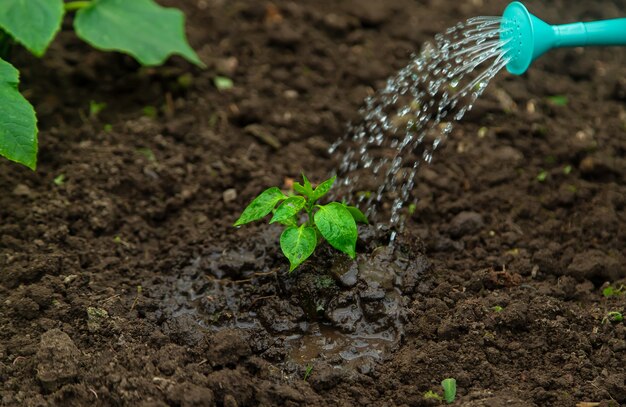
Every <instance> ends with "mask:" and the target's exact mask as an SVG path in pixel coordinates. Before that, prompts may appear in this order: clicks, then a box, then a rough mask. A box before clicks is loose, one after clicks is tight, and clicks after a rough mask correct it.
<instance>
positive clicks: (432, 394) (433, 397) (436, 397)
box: [422, 390, 443, 401]
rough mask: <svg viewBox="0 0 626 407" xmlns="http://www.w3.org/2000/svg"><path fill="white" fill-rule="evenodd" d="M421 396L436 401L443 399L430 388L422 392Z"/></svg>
mask: <svg viewBox="0 0 626 407" xmlns="http://www.w3.org/2000/svg"><path fill="white" fill-rule="evenodd" d="M422 398H423V399H424V400H437V401H443V397H441V395H440V394H438V393H435V392H434V391H432V390H428V391H427V392H426V393H424V395H423V396H422Z"/></svg>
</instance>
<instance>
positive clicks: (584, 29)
mask: <svg viewBox="0 0 626 407" xmlns="http://www.w3.org/2000/svg"><path fill="white" fill-rule="evenodd" d="M500 40H501V41H502V42H505V43H506V44H505V45H504V49H505V50H506V51H507V52H506V55H507V56H508V57H509V58H511V60H510V61H509V62H508V63H507V65H506V68H507V70H508V71H509V72H510V73H512V74H514V75H521V74H523V73H524V72H526V70H527V69H528V67H529V66H530V64H531V63H532V62H533V61H534V60H535V59H537V58H539V57H540V56H541V55H543V54H544V53H546V52H548V51H549V50H551V49H553V48H562V47H585V46H589V45H626V18H617V19H614V20H604V21H594V22H590V23H572V24H563V25H550V24H547V23H545V22H544V21H542V20H540V19H539V18H537V17H535V16H534V15H532V14H530V13H529V12H528V10H527V9H526V7H525V6H524V5H523V4H522V3H520V2H518V1H514V2H513V3H511V4H509V5H508V6H507V8H506V9H505V10H504V14H503V15H502V22H501V24H500Z"/></svg>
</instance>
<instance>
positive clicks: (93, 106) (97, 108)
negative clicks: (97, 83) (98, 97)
mask: <svg viewBox="0 0 626 407" xmlns="http://www.w3.org/2000/svg"><path fill="white" fill-rule="evenodd" d="M106 107H107V104H106V103H104V102H101V103H99V102H96V101H95V100H92V101H90V102H89V116H90V117H98V115H99V114H100V112H101V111H103V110H104V109H106Z"/></svg>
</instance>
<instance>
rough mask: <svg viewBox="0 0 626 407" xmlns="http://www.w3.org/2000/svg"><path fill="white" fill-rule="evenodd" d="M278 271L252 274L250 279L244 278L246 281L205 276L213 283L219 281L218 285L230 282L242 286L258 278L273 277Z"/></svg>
mask: <svg viewBox="0 0 626 407" xmlns="http://www.w3.org/2000/svg"><path fill="white" fill-rule="evenodd" d="M277 271H278V270H272V271H267V272H259V273H253V274H252V277H250V278H244V279H241V280H226V279H219V278H216V277H214V276H212V275H210V274H206V275H205V277H206V279H207V280H211V281H213V280H217V282H218V283H220V284H227V283H229V282H232V283H234V284H241V283H249V282H251V281H252V280H254V279H255V278H256V277H265V276H269V275H272V274H276V272H277Z"/></svg>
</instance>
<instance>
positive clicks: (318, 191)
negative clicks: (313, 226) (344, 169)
mask: <svg viewBox="0 0 626 407" xmlns="http://www.w3.org/2000/svg"><path fill="white" fill-rule="evenodd" d="M336 179H337V177H336V176H334V177H332V178H331V179H328V180H326V181H324V182H322V183H321V184H319V185H318V186H317V188H315V190H314V191H313V197H312V199H313V200H314V201H317V200H318V199H320V198H321V197H323V196H324V195H326V194H327V193H328V191H330V189H331V188H332V187H333V184H334V183H335V180H336Z"/></svg>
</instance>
